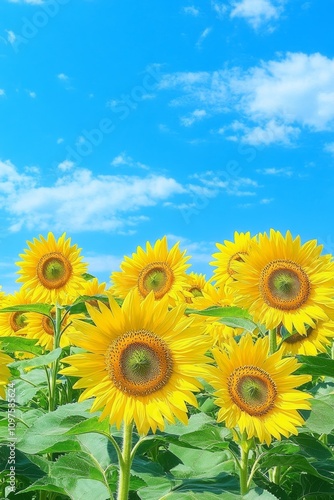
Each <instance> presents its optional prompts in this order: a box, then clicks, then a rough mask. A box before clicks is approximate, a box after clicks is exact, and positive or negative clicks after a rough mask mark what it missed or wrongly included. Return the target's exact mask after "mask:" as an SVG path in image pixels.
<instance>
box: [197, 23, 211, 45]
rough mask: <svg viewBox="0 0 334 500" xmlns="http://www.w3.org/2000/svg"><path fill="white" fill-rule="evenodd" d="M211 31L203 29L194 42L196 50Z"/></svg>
mask: <svg viewBox="0 0 334 500" xmlns="http://www.w3.org/2000/svg"><path fill="white" fill-rule="evenodd" d="M211 31H212V28H205V29H204V30H203V31H202V33H201V34H200V36H199V38H198V40H197V42H196V47H197V48H198V49H200V48H201V47H202V44H203V42H204V40H205V39H206V38H207V37H208V36H209V35H210V33H211Z"/></svg>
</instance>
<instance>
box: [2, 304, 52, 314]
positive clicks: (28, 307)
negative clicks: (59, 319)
mask: <svg viewBox="0 0 334 500" xmlns="http://www.w3.org/2000/svg"><path fill="white" fill-rule="evenodd" d="M53 308H54V306H53V305H50V304H21V305H16V306H10V307H4V308H3V309H0V313H8V312H18V311H19V312H35V313H40V314H44V315H46V316H50V312H51V311H52V309H53Z"/></svg>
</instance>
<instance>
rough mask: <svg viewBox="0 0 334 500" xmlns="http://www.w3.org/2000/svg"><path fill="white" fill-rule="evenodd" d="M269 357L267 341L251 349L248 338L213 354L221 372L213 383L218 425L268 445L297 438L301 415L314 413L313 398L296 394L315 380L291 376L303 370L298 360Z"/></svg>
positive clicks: (215, 372) (215, 373) (216, 372)
mask: <svg viewBox="0 0 334 500" xmlns="http://www.w3.org/2000/svg"><path fill="white" fill-rule="evenodd" d="M268 353H269V339H268V337H264V338H261V339H258V340H257V341H256V343H253V341H252V336H251V335H250V334H247V335H245V336H243V337H242V338H241V340H240V342H239V344H237V343H236V342H235V340H233V339H230V341H229V345H225V349H224V351H221V350H219V349H218V348H215V349H213V355H214V358H215V360H216V362H217V368H212V371H213V376H212V380H209V382H210V383H211V384H212V386H213V387H214V389H216V390H217V392H215V394H214V396H215V397H216V398H217V399H216V404H217V405H218V406H220V410H219V412H218V421H219V422H222V421H224V422H225V424H226V427H228V428H230V429H233V428H236V427H237V426H238V427H239V430H240V431H241V432H244V431H246V434H247V437H248V439H250V438H252V437H257V438H258V439H259V441H260V442H261V443H264V442H265V443H266V444H268V445H269V444H270V443H271V439H272V437H274V438H276V439H281V436H282V435H283V436H286V437H288V436H289V435H290V434H298V431H297V426H300V425H302V424H303V422H304V421H303V418H302V417H301V415H300V414H299V412H298V410H309V409H310V403H309V402H308V401H307V399H308V398H310V397H311V395H310V394H307V393H305V392H302V391H299V390H297V389H295V388H296V387H298V386H300V385H302V384H304V383H306V382H308V381H309V380H310V379H311V377H310V376H309V375H293V372H294V371H295V370H296V369H297V368H298V367H299V366H300V365H299V364H298V363H297V361H296V359H295V358H292V357H290V358H285V359H282V354H283V353H282V351H281V350H278V351H277V352H275V353H274V354H272V355H268Z"/></svg>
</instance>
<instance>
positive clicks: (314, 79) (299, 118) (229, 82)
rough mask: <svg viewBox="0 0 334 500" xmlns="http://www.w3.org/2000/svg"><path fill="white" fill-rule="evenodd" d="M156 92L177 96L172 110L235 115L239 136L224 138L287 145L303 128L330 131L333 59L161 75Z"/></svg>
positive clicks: (304, 57)
mask: <svg viewBox="0 0 334 500" xmlns="http://www.w3.org/2000/svg"><path fill="white" fill-rule="evenodd" d="M159 88H160V90H165V89H173V90H174V91H175V92H178V96H176V97H174V98H173V99H172V100H171V101H170V104H171V105H174V106H179V107H180V106H187V107H190V106H193V108H195V109H198V108H199V107H200V109H203V110H205V111H206V112H207V115H210V116H212V115H213V114H218V113H229V112H237V113H238V115H239V119H238V122H237V123H238V124H239V127H238V130H239V132H238V133H237V135H233V136H231V137H230V140H238V139H240V137H243V140H244V142H248V143H250V144H254V145H259V144H264V145H268V144H272V143H279V144H286V145H289V144H291V142H294V141H295V140H296V139H297V138H298V135H299V134H300V133H301V131H302V130H303V129H307V130H308V131H311V132H316V131H329V130H333V129H334V91H333V89H334V58H332V59H330V58H328V57H326V56H324V55H322V54H319V53H314V54H304V53H287V54H286V55H283V56H279V57H278V58H277V59H276V60H270V61H263V62H262V63H261V64H259V65H258V66H254V67H252V68H250V69H249V70H246V71H244V70H242V69H241V68H230V69H223V70H218V71H213V72H188V73H180V72H179V73H174V74H167V75H165V76H163V78H162V80H161V82H160V84H159ZM234 124H235V122H234ZM230 127H231V128H233V124H231V125H230ZM228 128H229V127H226V126H224V127H222V128H221V129H220V133H222V132H225V131H226V130H227V129H228ZM234 130H236V129H235V128H234Z"/></svg>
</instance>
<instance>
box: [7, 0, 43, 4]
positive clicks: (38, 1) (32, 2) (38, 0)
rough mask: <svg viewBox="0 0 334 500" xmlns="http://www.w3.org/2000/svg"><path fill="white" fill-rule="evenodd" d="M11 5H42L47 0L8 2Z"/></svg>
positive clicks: (11, 0) (15, 0)
mask: <svg viewBox="0 0 334 500" xmlns="http://www.w3.org/2000/svg"><path fill="white" fill-rule="evenodd" d="M8 1H9V2H10V3H27V4H29V5H42V4H43V3H45V0H8Z"/></svg>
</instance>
